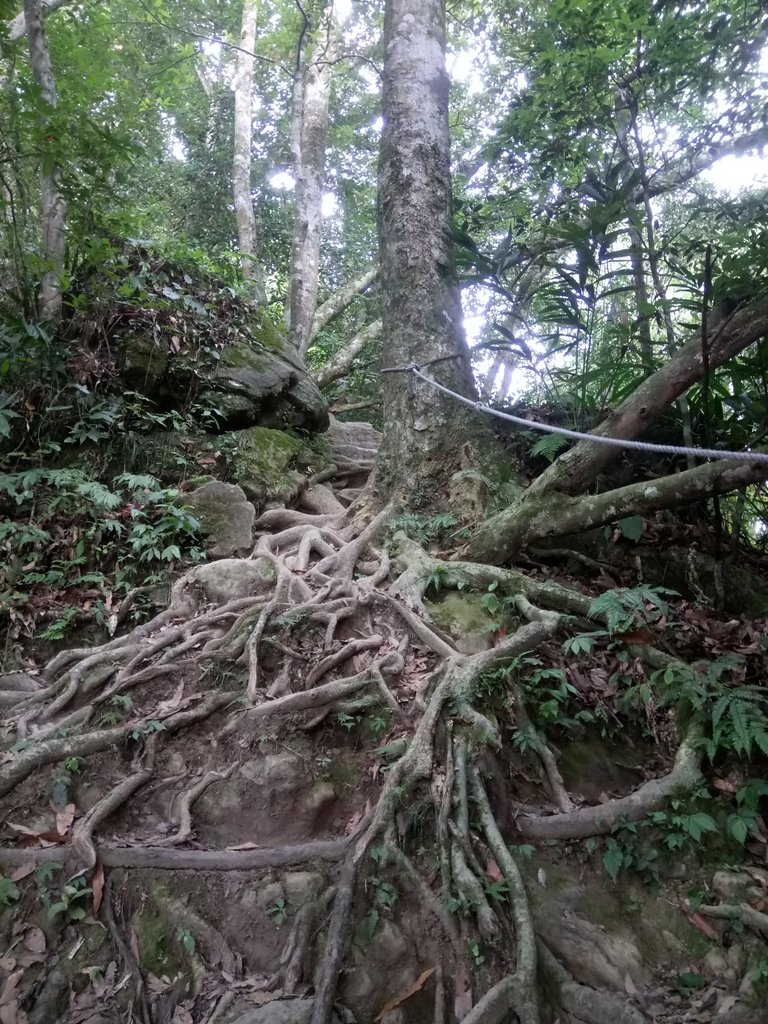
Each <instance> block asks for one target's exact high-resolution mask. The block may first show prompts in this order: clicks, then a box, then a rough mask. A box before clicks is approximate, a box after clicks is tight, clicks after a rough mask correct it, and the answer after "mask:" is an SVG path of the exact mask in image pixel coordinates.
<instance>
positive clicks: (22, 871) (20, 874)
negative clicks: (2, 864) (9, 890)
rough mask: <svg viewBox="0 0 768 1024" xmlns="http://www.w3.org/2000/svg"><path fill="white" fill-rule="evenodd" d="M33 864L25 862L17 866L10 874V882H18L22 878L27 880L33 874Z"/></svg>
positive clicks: (32, 862)
mask: <svg viewBox="0 0 768 1024" xmlns="http://www.w3.org/2000/svg"><path fill="white" fill-rule="evenodd" d="M34 872H35V863H34V861H27V863H26V864H19V866H18V867H17V868H16V870H15V871H13V872H12V873H11V876H10V878H11V881H12V882H20V881H21V880H22V878H27V877H28V876H29V875H32V874H34Z"/></svg>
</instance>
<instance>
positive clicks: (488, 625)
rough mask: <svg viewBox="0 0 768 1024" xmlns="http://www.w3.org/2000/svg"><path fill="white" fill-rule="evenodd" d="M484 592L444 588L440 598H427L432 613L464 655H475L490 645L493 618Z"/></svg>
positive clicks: (427, 605)
mask: <svg viewBox="0 0 768 1024" xmlns="http://www.w3.org/2000/svg"><path fill="white" fill-rule="evenodd" d="M482 598H483V595H482V594H474V593H472V592H471V591H462V592H459V591H457V590H445V591H443V592H442V593H441V594H440V596H439V597H438V598H437V600H434V601H430V600H425V601H424V604H425V606H426V608H427V610H428V611H429V614H430V615H431V616H432V618H433V619H434V620H435V622H436V623H437V625H438V626H440V628H441V629H444V630H445V631H446V632H447V633H450V635H451V636H452V637H453V639H454V640H455V641H456V643H457V646H458V648H459V650H460V651H461V652H462V653H464V654H476V653H478V652H479V651H485V650H487V649H488V648H489V647H490V646H491V632H492V627H493V619H492V618H491V616H490V615H489V614H488V612H487V611H486V610H485V608H484V607H483V606H482V604H481V601H482Z"/></svg>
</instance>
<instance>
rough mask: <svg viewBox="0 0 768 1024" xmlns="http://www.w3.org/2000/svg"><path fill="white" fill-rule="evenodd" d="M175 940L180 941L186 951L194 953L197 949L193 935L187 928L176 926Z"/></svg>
mask: <svg viewBox="0 0 768 1024" xmlns="http://www.w3.org/2000/svg"><path fill="white" fill-rule="evenodd" d="M176 940H177V942H180V943H181V945H182V946H183V947H184V949H186V950H187V952H188V953H194V952H195V950H196V949H197V943H196V942H195V937H194V935H193V934H192V932H191V931H190V930H189V929H188V928H177V929H176Z"/></svg>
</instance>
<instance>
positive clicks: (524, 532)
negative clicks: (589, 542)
mask: <svg viewBox="0 0 768 1024" xmlns="http://www.w3.org/2000/svg"><path fill="white" fill-rule="evenodd" d="M766 477H768V467H766V465H765V463H762V462H726V461H722V462H711V463H707V464H705V465H703V466H696V467H695V468H694V469H687V470H684V471H683V472H682V473H677V474H673V475H671V476H665V477H660V478H658V479H656V480H650V481H649V480H641V481H639V482H638V483H635V484H628V485H627V486H626V487H618V488H616V489H615V490H612V491H605V492H604V493H603V494H587V495H584V496H582V497H578V498H577V497H566V496H564V495H561V496H559V497H558V501H557V502H556V503H553V502H552V501H550V500H548V499H547V498H544V499H543V500H536V499H535V498H533V499H532V500H530V499H529V500H525V499H524V500H523V501H522V502H520V504H519V506H516V507H515V506H513V508H512V509H510V510H509V512H508V514H505V515H504V528H503V530H500V529H499V527H498V525H497V526H496V530H495V532H494V533H493V534H491V533H489V532H487V531H486V530H485V527H483V528H481V532H482V534H483V536H485V537H487V543H489V544H490V545H493V548H494V549H493V551H488V554H489V556H490V557H492V558H493V559H494V560H496V559H498V560H502V559H503V558H504V557H506V556H508V555H509V554H510V552H511V551H513V550H518V549H520V548H521V547H523V546H529V545H532V544H537V543H539V542H541V541H543V540H546V539H548V538H551V537H565V536H569V535H571V534H576V533H583V532H584V531H585V530H592V529H595V528H596V527H598V526H603V525H605V524H606V523H615V522H617V521H618V520H619V519H624V518H626V517H627V516H633V515H640V516H643V515H645V516H647V515H650V514H651V513H653V512H656V511H658V510H660V509H666V508H677V507H678V506H680V505H685V504H687V503H689V502H692V501H699V500H702V499H705V498H710V497H712V496H713V495H716V494H727V493H728V492H729V491H737V490H740V489H742V488H744V487H746V486H748V485H749V484H754V483H759V482H760V481H763V480H765V479H766ZM498 518H501V517H498ZM473 543H477V541H474V542H473Z"/></svg>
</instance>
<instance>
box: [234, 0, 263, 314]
mask: <svg viewBox="0 0 768 1024" xmlns="http://www.w3.org/2000/svg"><path fill="white" fill-rule="evenodd" d="M257 15H258V0H243V18H242V23H241V27H240V49H239V50H238V51H237V65H236V68H235V78H234V82H233V89H234V93H235V131H234V135H235V139H234V154H233V160H232V193H233V198H234V202H235V220H236V221H237V241H238V247H239V249H240V268H241V272H242V275H243V279H244V280H245V281H248V282H250V287H251V290H252V294H253V298H254V299H255V300H256V301H257V302H260V303H263V302H266V300H267V295H266V288H265V285H264V274H263V272H262V269H261V266H260V265H259V263H258V260H257V244H256V218H255V217H254V213H253V197H252V195H251V162H252V160H251V142H252V133H253V61H254V56H253V49H254V47H255V45H256V20H257Z"/></svg>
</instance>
